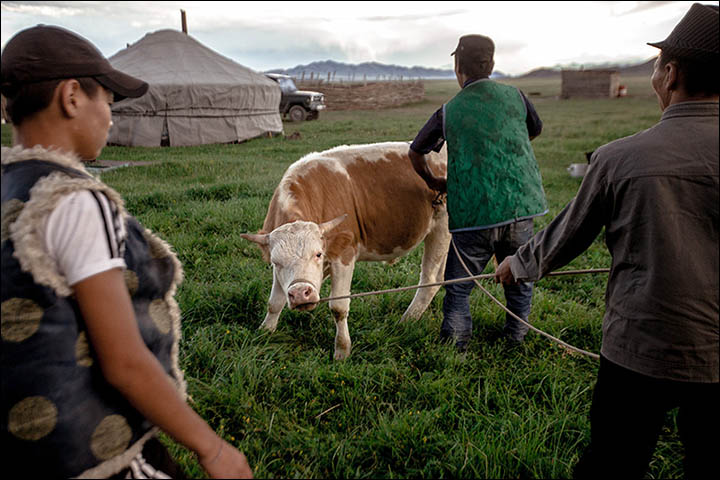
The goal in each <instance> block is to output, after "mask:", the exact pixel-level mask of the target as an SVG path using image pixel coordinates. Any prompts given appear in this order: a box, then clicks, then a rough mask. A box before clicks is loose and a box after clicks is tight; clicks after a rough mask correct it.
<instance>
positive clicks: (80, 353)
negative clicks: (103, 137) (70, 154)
mask: <svg viewBox="0 0 720 480" xmlns="http://www.w3.org/2000/svg"><path fill="white" fill-rule="evenodd" d="M53 172H61V173H63V174H65V175H67V176H68V177H73V178H83V177H88V175H87V174H86V173H84V172H82V171H79V170H74V169H71V168H66V167H62V166H59V165H57V164H54V163H53V162H45V161H36V160H30V161H23V162H18V163H11V164H9V165H4V166H3V173H2V207H3V208H2V211H3V219H2V223H3V238H2V410H3V416H2V431H3V458H12V459H13V462H9V463H10V464H11V465H22V471H21V472H20V473H22V474H23V476H24V477H27V476H34V475H42V476H43V478H47V477H48V476H52V477H59V476H63V477H68V476H77V475H80V474H82V473H83V472H85V471H87V470H88V469H91V468H93V467H96V466H98V465H99V464H102V463H103V462H107V461H113V459H116V458H117V457H118V456H119V455H122V454H124V453H126V452H128V449H130V448H133V446H135V447H134V448H137V445H139V444H140V443H141V442H142V441H144V439H145V438H146V437H147V434H148V432H150V430H151V429H152V428H153V427H152V425H150V424H149V423H148V422H147V421H146V420H145V419H144V418H143V417H142V415H140V413H139V412H137V411H136V410H135V409H134V408H133V407H132V406H131V405H130V404H129V402H128V401H127V400H126V399H125V398H124V397H123V396H122V395H121V394H120V393H119V392H118V391H117V390H115V389H114V388H113V387H112V386H111V385H109V384H108V383H107V382H106V381H105V379H104V377H103V375H102V372H101V370H100V366H99V364H98V362H97V360H96V358H95V355H94V352H93V351H92V348H91V346H90V344H89V342H88V338H87V334H86V329H85V325H84V323H83V319H82V316H81V315H80V312H79V308H78V305H77V302H76V301H75V299H74V298H73V297H64V296H60V295H58V294H56V292H55V290H53V289H52V288H49V287H47V286H44V285H40V284H38V283H36V282H35V280H34V278H33V276H32V274H31V273H30V272H26V271H23V270H22V268H21V266H20V263H19V262H18V260H17V259H16V258H15V256H14V255H13V253H14V251H15V248H14V245H13V241H12V239H11V238H10V235H9V234H8V233H7V231H8V230H9V225H10V224H11V223H12V221H13V220H14V219H16V218H17V215H18V214H19V212H20V211H21V210H22V207H23V205H24V204H25V203H26V202H27V201H28V200H29V199H30V195H31V194H30V190H31V188H32V187H33V186H34V185H35V184H36V183H37V182H38V181H39V180H40V179H41V178H44V177H46V176H47V175H49V174H50V173H53ZM9 216H12V218H9ZM126 229H127V232H128V237H127V242H126V247H125V255H124V258H125V262H126V263H127V270H126V272H125V278H126V284H127V286H128V290H129V292H130V294H131V298H132V302H133V307H134V310H135V315H136V317H137V321H138V326H139V328H140V333H141V335H142V338H143V340H144V342H145V344H146V345H147V347H148V348H149V349H150V351H151V352H152V353H153V354H154V355H155V356H156V357H157V359H158V360H159V361H160V363H161V364H162V366H163V367H164V368H165V370H166V371H167V373H168V375H169V376H170V377H171V378H173V380H174V381H175V383H176V385H178V389H181V388H180V385H181V384H182V379H181V378H176V377H177V376H178V375H177V372H179V370H178V369H177V368H176V364H175V363H176V358H173V351H174V349H175V351H176V348H177V340H178V339H177V338H176V336H177V334H178V332H177V329H176V328H173V322H172V319H171V309H172V308H173V306H174V305H173V304H172V302H174V301H173V300H171V301H170V302H169V301H168V300H167V299H166V298H170V296H169V295H168V292H169V291H170V289H171V288H174V283H173V279H174V275H175V264H174V262H173V258H171V256H170V255H167V253H169V252H167V251H165V252H161V251H160V250H159V249H157V248H155V247H154V246H153V245H154V244H153V242H152V241H151V239H150V238H148V237H149V236H150V234H149V232H147V231H146V230H145V229H144V228H143V227H142V226H141V225H140V224H139V223H138V222H137V221H136V220H135V219H134V218H132V217H128V220H127V223H126ZM149 240H150V241H149ZM161 253H164V254H165V255H162V254H161ZM117 341H118V342H122V341H123V339H121V338H119V339H117Z"/></svg>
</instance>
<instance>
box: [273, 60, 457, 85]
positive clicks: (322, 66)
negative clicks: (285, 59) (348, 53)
mask: <svg viewBox="0 0 720 480" xmlns="http://www.w3.org/2000/svg"><path fill="white" fill-rule="evenodd" d="M265 73H283V74H285V75H290V76H293V77H295V78H301V77H302V75H303V73H304V74H305V79H306V80H307V79H309V78H310V74H311V73H312V74H313V77H314V78H320V79H327V76H328V73H330V77H331V79H332V78H333V76H334V78H335V80H339V79H343V80H355V81H359V80H362V79H363V78H366V79H367V80H375V79H378V78H385V79H399V78H400V77H403V78H405V79H411V78H454V77H455V72H453V71H452V70H442V69H439V68H425V67H401V66H399V65H385V64H382V63H378V62H365V63H360V64H355V65H354V64H349V63H342V62H335V61H333V60H325V61H323V62H312V63H309V64H307V65H298V66H296V67H293V68H287V69H277V68H276V69H273V70H268V71H267V72H265Z"/></svg>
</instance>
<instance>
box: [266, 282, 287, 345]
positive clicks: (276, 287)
mask: <svg viewBox="0 0 720 480" xmlns="http://www.w3.org/2000/svg"><path fill="white" fill-rule="evenodd" d="M286 303H287V298H285V292H284V291H283V289H282V287H281V286H280V282H278V281H277V279H276V278H275V273H274V272H273V285H272V290H271V291H270V298H269V299H268V307H267V315H265V320H263V323H262V324H261V325H260V328H264V329H265V330H269V331H271V332H274V331H275V329H276V328H277V322H278V318H280V312H282V309H283V307H285V304H286Z"/></svg>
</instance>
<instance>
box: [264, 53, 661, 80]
mask: <svg viewBox="0 0 720 480" xmlns="http://www.w3.org/2000/svg"><path fill="white" fill-rule="evenodd" d="M654 62H655V59H654V58H652V59H650V60H647V61H645V62H642V63H638V64H630V65H628V64H622V65H621V64H610V63H603V64H584V65H580V64H577V65H576V64H573V65H564V66H562V67H561V66H556V67H550V68H548V67H543V68H537V69H535V70H531V71H529V72H527V73H525V74H523V75H518V76H516V77H515V78H531V77H552V76H555V75H558V76H559V75H560V71H561V70H562V69H563V68H571V69H580V68H585V69H595V68H604V69H614V70H618V71H619V72H620V74H621V75H623V74H624V75H644V74H647V75H649V74H650V73H652V69H653V63H654ZM265 73H283V74H285V75H290V76H292V77H295V78H298V79H299V78H302V77H303V74H304V75H305V80H309V79H310V75H311V74H312V76H313V78H319V79H323V80H326V79H327V78H328V73H329V74H330V78H331V80H333V79H334V80H355V81H360V80H363V79H367V80H377V79H394V80H397V79H400V78H401V77H402V78H403V79H415V78H424V79H447V78H455V72H454V71H453V70H449V69H447V70H444V69H440V68H425V67H402V66H399V65H386V64H382V63H378V62H365V63H359V64H349V63H342V62H336V61H334V60H325V61H322V62H312V63H309V64H307V65H298V66H296V67H293V68H286V69H281V68H276V69H272V70H268V71H266V72H265ZM491 78H511V76H510V75H506V74H504V73H503V72H500V71H497V70H496V71H494V72H493V74H492V76H491Z"/></svg>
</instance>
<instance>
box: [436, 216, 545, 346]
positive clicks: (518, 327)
mask: <svg viewBox="0 0 720 480" xmlns="http://www.w3.org/2000/svg"><path fill="white" fill-rule="evenodd" d="M532 235H533V220H532V219H529V220H522V221H520V222H515V223H511V224H509V225H504V226H501V227H495V228H488V229H484V230H472V231H467V232H455V233H453V234H452V237H453V242H455V245H456V246H457V248H458V251H459V252H460V255H462V259H463V261H464V262H465V264H466V265H467V267H468V268H469V269H470V272H471V273H472V274H473V275H479V274H481V273H482V271H483V270H484V269H485V266H486V265H487V263H488V261H489V260H490V259H491V258H492V256H493V254H494V255H495V258H496V259H497V261H498V263H500V262H502V261H503V259H504V258H505V257H507V256H508V255H513V254H514V253H515V252H516V251H517V249H518V247H520V246H522V245H523V244H525V242H527V241H528V240H529V239H530V238H531V237H532ZM467 276H468V274H467V272H466V271H465V268H463V266H462V264H461V263H460V261H459V260H458V257H457V255H456V254H455V249H454V248H453V247H452V245H450V250H449V252H448V257H447V263H446V265H445V280H454V279H456V278H462V277H467ZM474 287H475V283H474V282H473V281H472V280H471V281H468V282H461V283H453V284H450V285H445V300H444V301H443V324H442V327H441V329H440V335H441V336H442V337H443V338H453V339H454V340H455V344H456V346H457V347H458V348H461V349H464V348H466V346H467V343H468V341H469V340H470V336H471V335H472V318H471V316H470V293H471V292H472V289H473V288H474ZM503 287H504V289H505V301H506V303H507V307H508V310H510V311H511V312H513V313H514V314H515V315H517V316H518V317H520V318H522V319H523V320H527V318H528V315H529V314H530V305H531V302H532V289H533V284H532V283H522V284H520V283H519V284H516V285H504V286H503ZM528 330H529V328H528V327H527V326H525V325H523V324H522V323H520V322H518V321H517V320H515V319H514V318H512V317H511V316H510V315H506V317H505V327H504V329H503V331H504V334H505V336H506V337H508V338H509V339H511V340H514V341H518V342H520V341H522V340H523V339H524V337H525V334H526V333H527V331H528Z"/></svg>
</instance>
